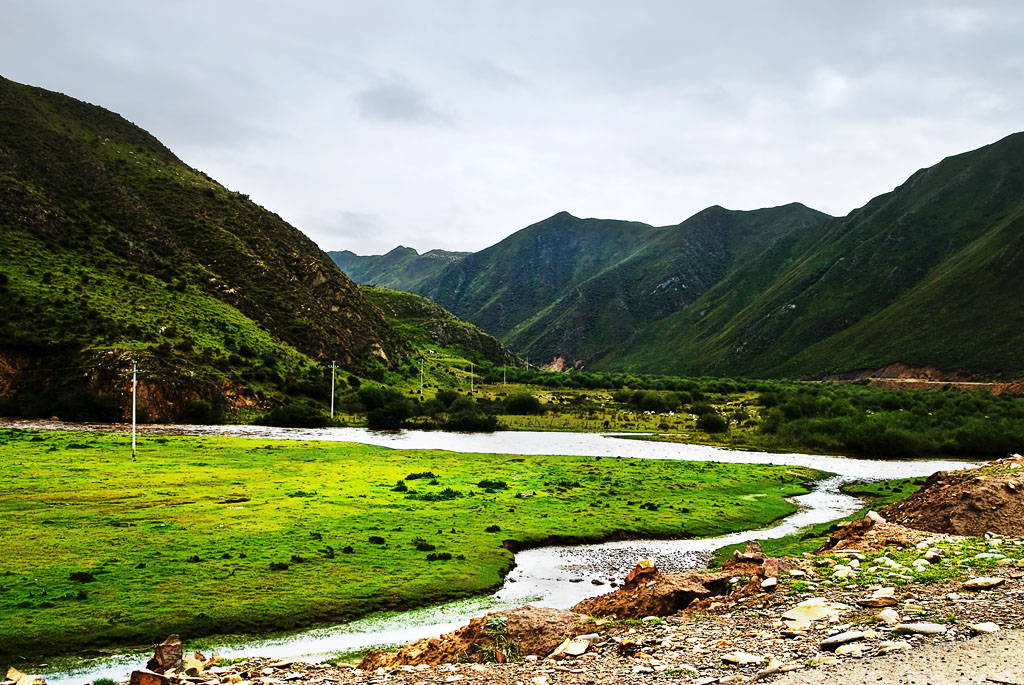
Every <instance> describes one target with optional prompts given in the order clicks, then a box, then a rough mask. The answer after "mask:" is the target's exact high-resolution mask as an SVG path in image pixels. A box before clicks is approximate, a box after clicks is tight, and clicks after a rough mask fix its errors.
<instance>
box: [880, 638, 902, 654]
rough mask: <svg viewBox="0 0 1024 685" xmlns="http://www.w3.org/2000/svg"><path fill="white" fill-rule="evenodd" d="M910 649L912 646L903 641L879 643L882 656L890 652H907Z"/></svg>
mask: <svg viewBox="0 0 1024 685" xmlns="http://www.w3.org/2000/svg"><path fill="white" fill-rule="evenodd" d="M909 649H910V644H909V643H907V642H904V641H903V640H886V641H885V642H879V643H878V651H879V652H881V653H882V654H888V653H889V652H905V651H907V650H909Z"/></svg>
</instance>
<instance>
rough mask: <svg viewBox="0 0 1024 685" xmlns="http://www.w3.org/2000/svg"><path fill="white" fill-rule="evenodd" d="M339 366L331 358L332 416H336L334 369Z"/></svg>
mask: <svg viewBox="0 0 1024 685" xmlns="http://www.w3.org/2000/svg"><path fill="white" fill-rule="evenodd" d="M336 368H338V366H337V364H335V363H334V360H333V359H332V360H331V418H332V419H333V418H334V370H335V369H336Z"/></svg>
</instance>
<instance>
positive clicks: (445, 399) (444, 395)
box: [434, 390, 459, 409]
mask: <svg viewBox="0 0 1024 685" xmlns="http://www.w3.org/2000/svg"><path fill="white" fill-rule="evenodd" d="M458 398H459V393H457V392H455V391H454V390H438V391H437V394H436V395H435V396H434V399H436V400H437V401H438V402H440V403H441V404H443V405H444V407H445V409H447V408H448V407H450V406H452V402H454V401H455V400H457V399H458Z"/></svg>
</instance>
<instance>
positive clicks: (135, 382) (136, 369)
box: [132, 359, 139, 461]
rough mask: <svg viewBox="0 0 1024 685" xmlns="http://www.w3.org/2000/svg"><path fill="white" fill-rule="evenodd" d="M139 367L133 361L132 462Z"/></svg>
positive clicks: (133, 456)
mask: <svg viewBox="0 0 1024 685" xmlns="http://www.w3.org/2000/svg"><path fill="white" fill-rule="evenodd" d="M138 373H139V365H138V364H137V363H136V362H135V360H134V359H133V360H132V461H135V407H136V404H137V398H138V396H139V378H138Z"/></svg>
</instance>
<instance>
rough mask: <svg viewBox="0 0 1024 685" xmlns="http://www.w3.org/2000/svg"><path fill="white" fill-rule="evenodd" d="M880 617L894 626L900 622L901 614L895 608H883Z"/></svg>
mask: <svg viewBox="0 0 1024 685" xmlns="http://www.w3.org/2000/svg"><path fill="white" fill-rule="evenodd" d="M878 619H879V620H880V621H881V622H882V623H884V624H885V625H887V626H894V625H896V624H898V623H899V622H900V615H899V613H898V612H897V611H896V610H895V609H882V610H881V611H879V612H878Z"/></svg>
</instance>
